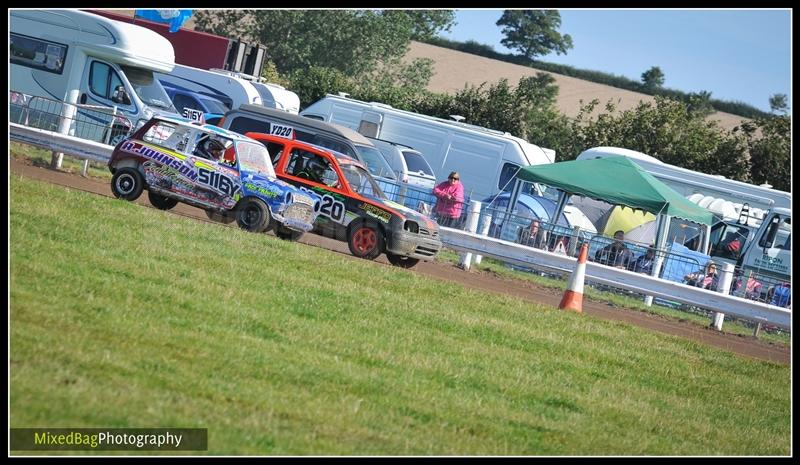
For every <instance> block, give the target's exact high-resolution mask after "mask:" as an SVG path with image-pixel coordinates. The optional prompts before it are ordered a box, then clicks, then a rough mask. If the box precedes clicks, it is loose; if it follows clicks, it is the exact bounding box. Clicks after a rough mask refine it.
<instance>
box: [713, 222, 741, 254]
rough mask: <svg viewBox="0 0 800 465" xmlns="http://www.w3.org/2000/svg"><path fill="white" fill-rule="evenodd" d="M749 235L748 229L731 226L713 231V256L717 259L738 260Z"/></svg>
mask: <svg viewBox="0 0 800 465" xmlns="http://www.w3.org/2000/svg"><path fill="white" fill-rule="evenodd" d="M747 234H748V230H747V228H745V227H737V226H734V225H730V224H729V225H726V226H725V227H722V228H720V229H718V230H717V231H713V232H712V236H711V237H712V244H713V248H712V252H711V254H712V255H714V256H717V257H723V258H730V259H732V260H737V259H738V258H739V255H741V253H742V250H743V249H744V246H745V244H746V243H747Z"/></svg>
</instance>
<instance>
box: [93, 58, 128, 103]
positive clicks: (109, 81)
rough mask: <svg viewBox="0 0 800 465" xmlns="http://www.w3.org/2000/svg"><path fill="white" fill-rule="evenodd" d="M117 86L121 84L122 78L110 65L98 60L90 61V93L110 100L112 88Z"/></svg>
mask: <svg viewBox="0 0 800 465" xmlns="http://www.w3.org/2000/svg"><path fill="white" fill-rule="evenodd" d="M119 86H122V79H120V77H119V74H117V72H116V71H114V69H113V68H111V66H109V65H108V64H106V63H102V62H99V61H93V62H92V68H91V69H90V70H89V88H90V89H91V91H92V93H94V94H95V95H97V96H98V97H102V98H104V99H108V100H111V99H112V97H113V95H114V90H115V89H116V88H117V87H119ZM126 103H128V102H126Z"/></svg>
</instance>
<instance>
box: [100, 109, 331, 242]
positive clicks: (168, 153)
mask: <svg viewBox="0 0 800 465" xmlns="http://www.w3.org/2000/svg"><path fill="white" fill-rule="evenodd" d="M108 167H109V169H110V170H111V172H112V173H113V177H112V178H111V191H112V192H113V193H114V195H115V196H116V197H117V198H121V199H125V200H129V201H133V200H136V199H137V198H138V197H139V196H140V195H141V194H142V191H143V190H144V189H147V191H148V197H149V199H150V203H151V204H152V205H153V206H155V207H156V208H159V209H162V210H168V209H170V208H172V207H174V206H175V205H177V204H178V202H182V203H186V204H189V205H193V206H195V207H199V208H202V209H203V210H205V211H206V214H207V215H208V217H209V218H211V219H213V220H215V221H220V222H224V223H230V222H232V221H234V220H236V222H237V223H238V224H239V226H240V227H241V228H243V229H246V230H248V231H253V232H264V231H267V230H269V229H273V228H274V230H275V234H276V235H277V236H278V237H280V238H283V239H290V240H296V239H298V238H299V237H300V236H301V235H302V234H303V232H305V231H309V230H311V229H312V227H313V224H314V220H315V219H316V217H317V213H316V212H317V211H319V208H315V207H316V206H317V204H318V203H319V201H320V197H319V195H317V194H315V193H313V192H308V191H302V190H300V189H298V188H296V187H294V186H292V185H290V184H287V183H285V182H283V181H280V180H278V179H277V177H276V176H275V171H274V169H273V167H272V163H271V161H270V157H269V153H268V152H267V150H266V149H265V148H264V146H263V145H262V144H260V143H258V142H256V141H254V140H252V139H250V138H248V137H245V136H242V135H241V134H237V133H234V132H231V131H228V130H225V129H222V128H218V127H216V126H211V125H201V124H197V123H193V122H192V121H191V120H188V119H186V118H181V117H166V116H158V117H154V118H152V119H151V120H150V121H148V122H147V123H145V124H144V126H142V127H141V128H140V129H139V130H137V131H136V132H135V133H134V134H133V136H131V137H129V138H127V139H125V140H123V141H122V142H120V143H119V144H117V146H116V147H115V148H114V152H113V154H112V155H111V159H110V160H109V162H108Z"/></svg>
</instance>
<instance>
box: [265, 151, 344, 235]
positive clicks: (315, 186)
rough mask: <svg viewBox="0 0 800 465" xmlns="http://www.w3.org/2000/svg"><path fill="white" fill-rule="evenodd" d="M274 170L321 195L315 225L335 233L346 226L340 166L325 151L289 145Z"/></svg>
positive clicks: (280, 176) (292, 182) (342, 179)
mask: <svg viewBox="0 0 800 465" xmlns="http://www.w3.org/2000/svg"><path fill="white" fill-rule="evenodd" d="M276 171H277V173H278V177H279V178H282V179H283V180H285V181H287V182H290V183H291V184H294V185H296V186H298V187H300V188H304V189H308V190H310V191H312V192H315V193H316V194H318V195H319V196H320V197H322V199H321V201H320V204H319V216H318V217H317V226H318V227H319V228H320V229H322V230H323V232H328V233H331V234H335V233H337V232H338V231H341V230H342V229H343V228H345V226H346V225H345V221H346V219H347V214H346V213H347V208H346V204H345V203H346V202H347V200H348V199H349V197H350V192H349V191H348V189H347V184H346V180H345V178H344V176H343V175H342V172H341V170H340V168H339V165H338V164H337V163H336V162H335V161H334V160H333V159H332V158H331V157H330V156H329V155H328V154H325V153H322V152H316V151H312V150H306V149H302V148H299V147H290V148H289V153H288V154H285V155H284V157H283V159H282V161H281V163H279V168H278V169H277V170H276Z"/></svg>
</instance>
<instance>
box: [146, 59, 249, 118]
mask: <svg viewBox="0 0 800 465" xmlns="http://www.w3.org/2000/svg"><path fill="white" fill-rule="evenodd" d="M156 77H157V78H158V79H159V80H160V81H161V82H162V83H163V84H164V85H166V86H169V87H173V88H176V89H183V90H188V91H191V92H197V93H199V94H212V95H215V96H216V97H217V98H218V99H220V100H222V101H223V102H224V103H225V104H226V105H228V106H229V107H230V108H233V109H236V108H239V107H240V106H242V105H245V104H255V105H261V104H262V100H261V95H260V94H259V92H258V90H257V89H256V88H255V87H254V86H253V84H252V83H251V82H250V81H248V80H246V79H242V78H241V77H237V76H236V75H235V73H228V72H227V71H219V70H217V71H209V70H205V69H200V68H192V67H191V66H185V65H179V64H176V65H175V68H173V69H172V71H171V72H170V73H169V74H167V73H162V74H157V75H156ZM226 98H227V99H226Z"/></svg>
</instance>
